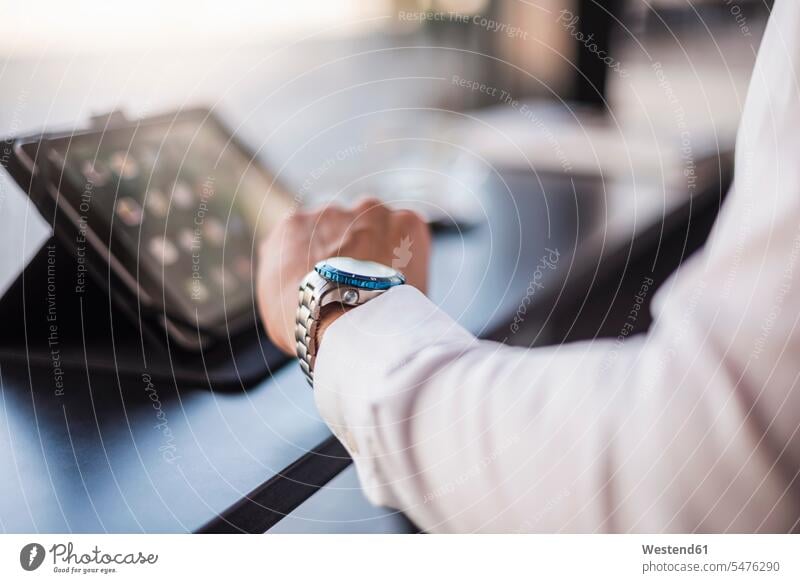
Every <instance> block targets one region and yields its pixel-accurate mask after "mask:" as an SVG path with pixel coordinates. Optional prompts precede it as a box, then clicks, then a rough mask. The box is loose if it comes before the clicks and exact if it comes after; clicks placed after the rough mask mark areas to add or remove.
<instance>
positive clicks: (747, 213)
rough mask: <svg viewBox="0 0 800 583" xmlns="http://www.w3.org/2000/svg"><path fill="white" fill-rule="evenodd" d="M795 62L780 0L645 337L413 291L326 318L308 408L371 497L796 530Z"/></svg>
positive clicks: (798, 179) (798, 133)
mask: <svg viewBox="0 0 800 583" xmlns="http://www.w3.org/2000/svg"><path fill="white" fill-rule="evenodd" d="M799 64H800V3H799V2H796V1H795V0H778V1H777V2H776V4H775V6H774V9H773V15H772V17H771V19H770V23H769V25H768V27H767V31H766V34H765V37H764V40H763V41H762V47H761V50H760V54H759V57H758V59H757V64H756V68H755V71H754V75H753V80H752V84H751V88H750V91H749V94H748V98H747V103H746V106H745V113H744V116H743V119H742V124H741V128H740V134H739V138H738V142H737V155H736V177H735V188H734V191H733V192H732V193H731V195H730V196H729V199H728V201H727V202H726V203H725V207H724V209H723V211H722V213H721V215H720V217H719V220H718V222H717V224H716V225H715V228H714V231H713V233H712V236H711V238H710V240H709V242H708V244H707V245H706V247H705V248H704V249H703V250H702V252H700V253H698V254H697V255H696V256H695V257H694V258H692V259H691V260H690V261H689V262H688V263H687V264H686V265H684V267H682V268H681V269H680V270H679V272H678V273H677V274H676V275H675V276H674V277H673V278H672V279H671V280H669V281H668V282H667V283H666V284H665V285H664V287H663V288H662V290H660V291H659V293H658V295H657V297H656V298H655V302H654V316H655V323H654V325H653V327H652V328H651V331H650V332H649V333H648V334H647V335H646V336H645V337H641V338H631V339H628V340H626V341H624V342H616V341H613V340H603V341H596V342H585V343H575V344H569V345H562V346H556V347H552V348H537V349H533V350H525V349H519V348H512V347H507V346H502V345H499V344H495V343H491V342H484V341H479V340H476V339H475V338H474V337H473V336H472V335H471V334H469V333H468V332H466V331H465V330H464V329H462V328H461V327H460V326H459V325H458V324H456V323H455V322H454V321H453V320H451V319H450V318H449V317H448V316H447V315H445V314H444V313H443V312H441V311H440V310H438V309H437V308H436V307H435V306H434V305H433V304H432V303H431V302H430V301H429V300H428V299H427V298H425V297H424V296H423V295H422V294H421V293H420V292H418V291H417V290H415V289H413V288H411V287H408V286H403V287H400V288H395V289H393V290H390V291H389V292H387V293H386V294H384V295H383V296H381V297H379V298H377V299H375V300H373V301H371V302H369V303H367V304H365V305H364V306H361V307H359V308H357V309H354V310H352V311H351V312H350V313H348V314H346V315H345V316H343V317H341V318H339V319H338V320H337V321H336V322H335V323H334V324H333V325H332V326H331V327H330V328H329V329H328V331H327V333H326V336H325V338H324V340H323V342H322V345H321V348H320V352H319V356H318V359H317V363H316V371H315V378H316V381H315V391H316V399H317V404H318V406H319V409H320V411H321V413H322V415H323V417H324V418H325V419H326V421H327V422H328V423H329V424H330V426H331V428H332V430H333V432H334V433H335V434H336V435H337V436H338V437H339V438H340V439H341V440H342V441H343V443H344V444H345V446H346V447H347V448H348V450H349V451H350V453H351V454H352V456H353V459H354V460H355V464H356V468H357V470H358V473H359V476H360V479H361V482H362V485H363V487H364V490H365V492H366V494H367V496H368V497H369V498H370V500H372V501H373V502H374V503H376V504H383V505H388V506H392V507H395V508H400V509H402V510H404V511H405V512H406V513H407V514H408V515H409V516H410V517H411V518H412V519H413V520H414V521H415V522H416V523H417V524H418V525H419V526H420V527H421V528H423V529H425V530H427V531H430V532H450V531H459V532H464V531H493V532H497V531H504V532H508V531H510V532H529V531H538V532H557V531H570V532H596V531H622V532H625V531H646V532H669V531H681V532H685V531H713V532H727V531H733V532H755V531H777V532H787V531H792V530H797V529H798V520H800V482H798V479H797V478H798V473H800V432H798V429H799V428H800V387H798V375H800V367H798V364H797V363H798V355H800V332H798V318H799V317H800V286H798V284H797V281H796V280H797V277H798V275H799V274H800V270H799V269H798V266H797V259H798V255H799V254H800V89H799V88H798V75H797V73H798V72H799V70H800V67H798V65H799ZM645 286H646V284H645ZM643 291H644V292H646V291H647V290H646V289H645V290H643ZM634 301H635V298H631V302H632V304H633V303H634Z"/></svg>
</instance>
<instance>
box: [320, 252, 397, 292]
mask: <svg viewBox="0 0 800 583" xmlns="http://www.w3.org/2000/svg"><path fill="white" fill-rule="evenodd" d="M314 270H315V271H316V272H317V273H318V274H319V275H320V276H322V277H324V278H325V279H327V280H328V281H332V282H334V283H339V284H342V285H350V286H353V287H357V288H359V289H374V290H384V289H389V288H392V287H395V286H397V285H403V284H404V283H405V282H406V277H405V276H404V275H403V274H402V273H400V272H399V271H397V270H395V275H390V276H387V277H373V276H369V275H359V274H357V273H350V272H348V271H343V270H341V269H337V268H336V267H334V266H332V265H330V264H329V263H328V260H327V259H325V260H323V261H320V262H319V263H317V264H316V265H315V266H314Z"/></svg>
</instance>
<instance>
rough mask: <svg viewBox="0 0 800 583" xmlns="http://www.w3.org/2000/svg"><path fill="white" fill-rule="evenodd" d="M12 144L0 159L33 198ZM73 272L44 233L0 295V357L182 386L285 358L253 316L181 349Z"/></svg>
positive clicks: (267, 367) (246, 372)
mask: <svg viewBox="0 0 800 583" xmlns="http://www.w3.org/2000/svg"><path fill="white" fill-rule="evenodd" d="M13 143H14V140H13V139H8V140H5V141H3V142H0V154H2V155H0V161H2V162H3V165H4V167H5V168H6V170H7V171H8V173H9V174H10V175H11V176H12V177H13V178H14V180H15V181H16V182H17V184H18V185H19V186H20V187H21V188H22V189H23V190H24V191H25V192H26V194H27V195H28V196H29V197H30V198H31V199H33V200H34V201H35V200H36V199H37V197H36V193H34V192H33V191H34V189H35V188H36V185H35V182H34V181H32V179H31V175H30V172H29V171H28V169H27V168H25V167H24V166H23V165H22V164H21V163H20V162H19V161H18V160H17V159H16V158H15V155H14V153H13ZM38 199H39V200H40V201H41V200H42V197H41V196H39V197H38ZM38 206H39V205H37V207H38ZM39 210H40V212H41V211H42V209H41V208H39ZM46 218H47V219H48V220H49V219H50V217H46ZM55 220H67V219H66V217H59V216H56V217H55ZM9 251H10V250H9ZM77 273H78V262H77V260H76V259H75V257H74V255H73V253H72V252H71V251H70V250H69V249H66V248H65V246H64V245H63V244H62V242H61V241H60V240H59V238H58V237H52V238H51V239H50V240H48V242H47V243H46V244H45V245H44V246H43V247H42V248H41V249H40V250H39V252H38V253H37V254H36V256H35V257H34V258H33V259H32V260H31V261H30V263H29V264H28V266H27V267H26V268H25V270H24V271H23V272H22V274H20V276H19V277H18V278H17V280H16V281H15V282H14V284H12V286H11V288H9V290H8V291H7V292H6V293H5V294H4V296H3V297H2V299H0V323H1V324H0V325H1V326H2V333H1V334H0V363H1V362H15V361H16V362H19V361H23V362H28V363H29V364H30V365H31V366H47V367H51V368H53V369H54V371H55V372H57V369H59V368H61V369H63V370H69V369H84V370H85V369H88V370H107V371H111V372H113V371H116V372H117V373H119V374H120V375H128V376H130V375H135V376H141V375H145V374H147V375H150V378H152V379H156V380H170V381H173V380H174V382H176V383H177V384H179V385H184V386H187V385H191V386H202V387H207V388H210V389H213V390H227V389H237V388H239V389H241V388H247V387H249V386H251V385H252V384H253V383H254V382H256V381H258V380H260V379H262V378H264V377H266V376H267V375H269V374H270V372H271V371H273V370H275V369H276V368H278V367H279V366H281V365H282V364H284V363H285V362H286V361H287V360H288V357H286V355H284V354H283V353H281V352H280V351H279V350H278V349H277V348H275V346H273V345H272V343H270V342H269V340H268V339H267V337H266V334H265V333H264V331H263V329H262V328H261V326H260V324H258V323H257V322H254V323H253V325H251V326H248V327H247V328H246V329H245V330H244V331H242V332H238V333H236V334H235V335H232V336H231V337H229V338H227V339H224V340H222V341H218V342H215V343H214V344H213V345H212V346H211V347H209V348H206V349H203V350H201V351H192V350H185V349H183V348H181V347H180V346H178V345H177V344H176V343H175V342H170V338H169V336H168V335H167V333H166V331H165V330H164V329H163V328H162V327H161V326H157V325H153V323H152V322H151V321H147V320H141V319H139V318H138V317H137V313H136V311H135V308H134V309H125V308H124V307H123V306H121V305H120V304H119V302H114V301H112V299H111V296H112V294H113V291H111V290H110V289H109V288H107V287H105V286H103V285H102V284H100V283H99V282H98V281H97V279H96V278H93V277H91V275H90V274H88V273H87V274H86V277H85V280H84V282H85V285H84V287H83V290H82V292H80V293H79V292H78V291H77V290H76V274H77Z"/></svg>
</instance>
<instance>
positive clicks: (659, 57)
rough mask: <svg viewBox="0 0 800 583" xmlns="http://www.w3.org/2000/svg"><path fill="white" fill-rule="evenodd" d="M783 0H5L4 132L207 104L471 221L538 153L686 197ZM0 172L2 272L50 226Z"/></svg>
mask: <svg viewBox="0 0 800 583" xmlns="http://www.w3.org/2000/svg"><path fill="white" fill-rule="evenodd" d="M769 5H770V3H769V2H765V1H763V0H735V1H734V0H730V1H728V0H708V1H700V0H652V1H649V2H644V1H639V0H630V1H622V0H619V1H614V2H596V1H594V0H588V1H583V0H535V1H525V2H522V1H519V0H341V1H336V2H331V1H326V0H294V1H292V2H283V1H281V2H277V1H273V2H263V3H258V5H253V4H250V3H244V2H236V1H228V2H218V1H203V2H196V1H193V2H188V1H183V0H181V1H175V2H169V3H164V2H157V1H155V0H143V1H141V2H137V3H127V2H120V1H116V0H112V1H107V0H106V1H104V0H85V1H82V2H77V3H62V2H58V1H55V0H31V1H28V2H25V3H19V2H8V1H5V0H4V1H3V2H0V6H1V8H0V10H2V14H3V17H2V19H0V80H1V81H2V82H1V83H0V134H1V135H3V136H6V137H7V136H12V135H20V134H24V133H31V132H37V131H43V130H45V129H75V128H80V127H83V126H85V124H86V123H87V122H88V120H89V118H90V117H91V116H92V115H96V114H103V113H108V112H110V111H112V110H123V111H124V112H125V113H126V114H127V115H128V116H129V117H132V118H136V117H142V116H147V115H152V114H156V113H164V112H169V111H172V110H176V109H180V108H187V107H193V106H196V105H203V106H208V107H211V108H213V109H214V111H215V112H217V113H218V114H219V115H220V116H222V117H223V118H224V119H225V120H226V121H227V122H228V124H229V125H231V126H232V127H233V128H235V130H236V133H237V135H238V136H239V137H240V138H241V139H243V140H245V141H246V142H247V143H249V144H250V145H251V146H252V147H253V148H254V149H255V150H256V152H257V155H258V157H259V159H260V160H261V161H262V162H263V163H264V164H266V165H268V166H269V167H270V168H271V169H272V170H273V171H274V172H275V173H276V174H278V175H279V177H280V178H281V179H282V180H284V181H285V183H286V184H287V185H288V186H289V187H290V188H292V189H293V190H294V191H295V192H297V193H299V196H300V198H303V199H306V198H310V199H314V198H318V197H323V198H324V197H325V196H329V195H330V193H334V194H335V195H337V196H341V195H343V194H346V191H348V190H352V191H361V192H363V191H370V192H375V193H378V194H381V195H382V196H387V197H389V198H398V197H400V198H404V199H405V198H409V199H412V198H413V199H415V201H414V202H415V204H417V206H420V205H422V207H427V208H428V209H429V210H430V209H434V210H435V211H437V212H438V213H440V214H441V213H445V214H447V213H456V214H458V213H461V214H460V215H459V219H462V220H463V221H466V222H469V220H470V219H474V220H480V209H481V205H482V202H481V200H480V196H478V195H477V194H476V195H474V196H473V195H472V194H469V195H465V192H466V193H475V192H478V191H479V190H480V184H482V181H483V180H485V178H486V176H487V175H488V174H492V173H493V172H494V171H495V170H496V169H497V168H505V169H507V168H522V169H529V170H531V171H532V172H533V173H535V174H539V173H543V172H544V173H546V172H550V171H552V172H561V173H567V174H570V175H573V174H574V175H579V176H580V175H596V174H602V175H603V176H605V177H606V178H608V177H620V176H621V177H623V178H625V181H626V182H630V180H634V179H636V180H638V183H637V184H638V186H637V188H636V190H635V197H634V196H633V195H632V194H631V191H629V192H628V193H627V194H626V195H625V198H626V200H627V201H630V200H631V199H632V198H635V199H636V200H637V201H642V200H645V201H646V199H647V198H648V197H650V198H651V199H652V200H655V201H656V203H657V206H661V207H663V206H664V198H665V197H667V198H669V197H672V196H674V197H678V198H681V197H685V195H686V189H685V188H681V184H682V182H681V181H682V180H683V179H682V178H681V177H682V176H683V174H684V173H683V172H682V170H685V168H683V166H682V165H681V162H680V160H681V152H680V144H681V136H683V139H684V141H685V140H686V139H687V131H688V132H689V134H690V135H689V138H688V139H690V141H691V150H692V151H691V156H692V161H693V162H696V163H698V164H700V162H701V161H702V160H704V159H706V157H707V155H714V154H715V153H719V152H724V151H730V149H731V148H732V146H733V140H734V136H735V132H736V126H737V121H738V118H739V114H740V112H741V108H742V104H743V101H744V96H745V90H746V86H747V82H748V79H749V72H750V69H751V67H752V63H753V60H754V55H755V51H756V49H757V47H758V41H759V39H760V36H761V32H762V29H763V26H764V23H765V18H766V16H767V15H768V11H769ZM595 43H596V44H595ZM601 51H602V55H600V54H598V53H600V52H601ZM481 86H483V88H482V87H481ZM512 100H513V102H512ZM520 104H530V105H529V106H528V105H525V106H521V105H520ZM365 145H371V147H369V146H368V147H364V146H365ZM348 152H349V153H348ZM332 156H333V157H334V158H335V159H336V161H337V163H336V164H333V165H331V164H326V161H327V160H329V159H330V158H331V157H332ZM338 158H341V160H339V159H338ZM422 166H424V167H425V169H426V174H425V176H424V177H421V176H419V175H415V173H414V172H413V171H411V170H407V171H403V172H401V171H399V170H398V169H401V168H405V169H412V168H420V167H422ZM392 169H394V170H396V171H392ZM431 170H433V171H434V172H436V173H438V175H439V178H438V179H436V180H434V179H432V178H431V175H432V174H431ZM684 178H685V177H684ZM0 180H2V181H3V182H2V183H1V184H0V189H1V190H0V221H2V225H3V227H2V229H0V237H1V238H2V240H0V242H1V243H2V244H3V248H6V249H8V248H17V249H18V248H20V241H24V242H25V244H24V245H23V247H24V250H23V253H22V254H18V253H14V254H11V255H12V256H6V257H4V258H3V259H2V261H0V289H1V288H3V287H5V285H7V284H8V283H9V281H10V280H11V279H13V277H14V274H16V273H17V272H18V271H19V269H20V267H21V264H22V263H23V262H24V261H25V260H26V259H27V258H28V257H30V255H31V254H32V253H33V252H35V250H36V247H37V245H38V244H39V243H40V242H41V241H42V240H43V238H44V237H45V234H46V229H47V226H46V224H45V223H43V222H42V221H40V220H39V218H38V217H37V216H35V213H33V214H31V213H29V212H28V210H29V209H28V208H27V206H26V204H25V196H24V194H23V193H22V192H21V191H20V190H19V189H18V188H16V186H15V185H13V184H11V183H10V181H9V180H8V179H7V177H6V176H5V175H4V174H3V175H2V178H0ZM676 181H677V182H676ZM684 182H685V180H684ZM676 184H677V188H672V187H673V186H675V185H676ZM651 187H654V188H651ZM610 192H611V189H608V190H606V192H605V193H604V194H603V196H604V197H605V198H606V200H605V201H604V204H605V203H608V202H609V200H610V199H609V197H610V196H611V194H609V193H610ZM673 192H674V193H673ZM648 193H650V194H648ZM420 200H421V201H422V202H420ZM636 204H638V202H637V203H636ZM643 204H644V203H643ZM613 206H614V205H611V204H609V207H608V208H612V207H613ZM634 206H635V205H632V204H630V202H626V203H625V205H624V208H625V209H633V208H634ZM631 212H632V211H631ZM434 214H436V213H434ZM612 214H613V213H612ZM638 216H640V217H641V216H642V215H641V213H639V215H638ZM620 229H621V230H623V231H624V229H625V228H624V227H620Z"/></svg>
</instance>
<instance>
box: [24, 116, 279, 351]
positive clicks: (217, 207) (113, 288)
mask: <svg viewBox="0 0 800 583" xmlns="http://www.w3.org/2000/svg"><path fill="white" fill-rule="evenodd" d="M14 153H15V156H16V158H17V159H18V162H19V163H20V164H21V165H22V166H23V167H24V168H25V169H27V171H28V173H29V174H30V180H31V188H29V189H28V191H29V194H30V196H31V198H32V199H33V200H34V202H35V203H36V205H37V207H38V208H39V210H40V211H41V212H42V214H43V215H44V216H45V218H46V219H48V220H49V221H51V224H52V226H53V229H54V231H55V233H56V235H57V236H58V237H59V239H60V241H61V243H62V244H63V245H65V246H66V248H67V249H69V250H70V251H71V252H72V253H73V255H74V256H75V259H76V262H77V266H78V268H77V270H76V274H75V286H76V290H78V291H80V287H81V285H84V284H85V283H86V282H85V281H84V278H89V277H92V278H94V280H95V281H96V282H97V283H99V284H100V285H102V286H104V287H105V288H107V289H108V291H109V293H111V294H113V299H114V300H115V302H116V303H117V304H118V305H121V306H122V307H123V308H125V309H126V311H128V312H129V313H131V315H132V316H134V317H137V318H139V319H140V320H143V321H146V322H148V323H153V324H156V325H158V326H161V327H163V328H164V329H165V330H166V332H167V333H168V334H169V336H170V337H171V339H173V340H175V341H176V342H177V343H179V344H180V345H181V346H183V347H184V348H189V349H199V348H201V347H203V346H206V345H208V344H209V343H213V342H215V341H219V340H222V339H224V338H225V337H227V336H230V335H232V334H236V333H237V332H238V331H239V330H241V329H242V328H244V327H246V326H248V325H250V326H252V325H253V324H254V322H255V320H256V318H257V313H256V309H255V295H254V294H255V289H254V279H255V278H254V274H255V263H254V262H255V259H256V251H257V249H258V243H259V241H260V240H261V238H262V237H264V236H266V235H267V234H268V233H269V232H270V230H271V229H272V228H273V227H274V226H275V225H276V223H277V222H278V221H280V220H281V219H282V218H283V217H284V216H286V214H287V213H289V212H291V209H292V206H293V204H294V201H293V197H292V196H291V195H290V194H289V193H288V191H287V190H286V189H284V188H283V187H282V185H281V184H280V183H279V182H278V181H277V180H276V178H275V176H273V175H272V174H271V173H270V172H269V171H267V170H266V169H265V168H264V167H263V166H262V165H261V164H260V163H259V161H258V160H257V159H255V157H254V155H253V153H252V152H251V151H249V150H248V149H247V148H246V147H245V146H244V145H243V144H242V143H240V142H239V140H237V139H236V138H235V136H234V135H233V134H232V132H231V131H229V130H228V129H227V128H226V127H225V126H224V124H223V123H222V122H221V121H220V120H219V119H218V118H217V117H216V116H215V115H214V114H213V112H211V111H210V110H207V109H192V110H184V111H180V112H177V113H175V114H170V115H163V116H158V117H153V118H148V119H142V120H138V121H135V122H130V121H127V120H124V119H120V118H119V117H118V116H114V115H112V116H108V117H106V118H103V121H102V122H101V123H95V124H94V126H93V127H91V128H89V129H86V130H85V131H72V132H68V133H60V134H45V135H39V136H33V137H29V138H23V139H18V140H16V142H15V144H14Z"/></svg>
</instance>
